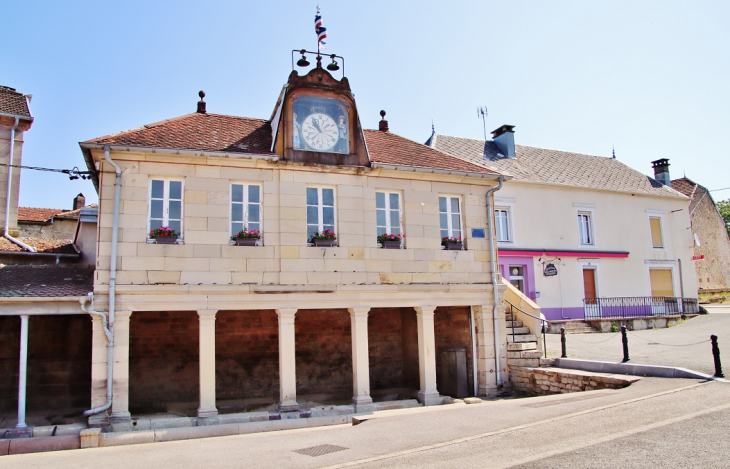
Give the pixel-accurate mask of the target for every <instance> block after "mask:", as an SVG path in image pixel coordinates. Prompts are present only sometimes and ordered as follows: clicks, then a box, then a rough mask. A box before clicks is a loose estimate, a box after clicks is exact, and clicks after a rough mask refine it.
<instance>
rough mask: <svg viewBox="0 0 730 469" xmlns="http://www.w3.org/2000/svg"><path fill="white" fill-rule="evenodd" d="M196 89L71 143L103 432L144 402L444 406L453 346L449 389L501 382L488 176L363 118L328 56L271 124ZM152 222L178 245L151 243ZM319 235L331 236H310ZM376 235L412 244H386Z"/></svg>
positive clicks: (490, 390)
mask: <svg viewBox="0 0 730 469" xmlns="http://www.w3.org/2000/svg"><path fill="white" fill-rule="evenodd" d="M203 96H204V94H203V93H202V92H201V101H200V102H199V103H198V111H197V112H196V113H193V114H187V115H184V116H180V117H176V118H172V119H169V120H165V121H161V122H157V123H155V124H150V125H145V126H143V127H140V128H138V129H133V130H130V131H126V132H121V133H118V134H114V135H109V136H106V137H101V138H96V139H92V140H88V141H85V142H82V143H81V144H80V145H81V149H82V152H83V155H84V158H85V159H86V162H87V166H88V168H89V169H90V170H92V171H96V170H97V169H98V173H96V174H95V177H94V183H95V185H96V187H97V189H98V191H99V200H100V202H99V213H100V217H99V239H98V252H97V270H96V274H95V282H94V301H93V307H94V309H95V310H97V311H103V312H105V313H108V314H109V316H110V317H111V318H110V322H112V324H113V334H114V340H115V344H114V363H113V370H112V373H113V383H114V389H113V399H112V400H111V402H109V401H107V397H108V396H106V395H105V383H107V378H108V377H109V375H108V374H107V368H106V367H105V366H104V365H103V364H106V363H108V357H107V352H106V342H105V340H104V335H103V331H102V327H101V320H100V319H99V318H98V317H95V318H94V338H93V344H94V345H93V351H92V362H93V363H94V364H95V366H94V367H93V368H92V376H91V381H92V387H91V389H92V394H91V399H92V402H91V404H92V406H99V407H98V409H97V412H102V411H104V409H105V403H108V404H110V405H111V409H110V411H111V415H110V420H111V422H112V423H113V424H114V425H116V426H115V427H114V428H117V429H125V428H126V429H132V428H133V427H132V426H131V424H130V419H131V415H132V414H137V415H139V414H141V413H146V412H173V411H174V412H176V413H178V415H179V414H180V413H182V414H184V415H187V416H188V417H194V418H199V419H215V418H216V415H217V414H218V411H219V408H220V409H226V411H227V412H231V411H232V410H238V411H241V410H243V411H251V410H257V409H263V410H270V411H280V412H288V413H289V414H288V415H292V413H294V414H295V416H298V415H299V413H300V412H304V411H308V410H313V409H315V408H319V407H317V406H318V405H321V404H322V403H346V402H350V398H351V402H352V409H351V411H355V410H359V411H364V410H368V409H372V408H373V405H374V404H373V403H374V402H375V403H377V402H379V401H383V400H386V401H389V400H393V399H410V398H414V397H417V398H418V400H419V401H421V402H422V403H424V404H426V405H431V404H438V403H440V402H441V397H440V392H441V393H444V394H445V393H449V394H450V395H456V394H457V393H456V392H452V391H450V390H451V389H453V387H450V386H451V385H455V384H457V383H456V382H454V383H449V382H445V381H444V380H441V381H439V382H438V383H437V379H436V377H437V373H444V371H449V370H448V366H449V365H448V363H449V362H450V360H449V359H448V357H449V356H456V357H457V358H455V359H454V363H460V364H461V366H462V367H463V368H460V370H461V371H462V372H463V373H462V374H458V376H462V377H463V380H464V382H459V383H458V385H459V386H458V387H459V389H462V391H460V392H464V393H466V394H479V395H487V394H488V395H494V394H496V393H497V392H499V391H500V389H501V386H502V385H503V384H504V383H506V382H507V381H508V371H507V366H506V356H507V353H506V343H507V340H506V333H505V330H504V328H505V326H506V323H505V317H504V314H502V313H500V314H499V317H498V324H499V329H498V330H497V331H495V329H494V324H495V322H496V321H495V320H494V319H493V314H496V313H497V310H498V309H500V310H501V306H498V305H499V304H500V302H501V298H502V295H503V291H504V288H505V287H504V286H503V285H498V286H495V285H494V284H493V278H494V277H493V275H492V274H493V272H492V271H491V268H490V260H491V259H493V256H492V255H491V254H490V246H489V239H488V236H487V233H488V232H489V230H488V223H489V222H488V217H489V216H491V214H488V213H487V211H486V209H485V207H486V206H487V199H488V197H491V195H490V194H489V191H490V190H492V189H494V188H495V187H496V185H497V183H498V180H499V179H500V178H501V177H502V176H501V175H500V174H499V173H498V172H497V171H494V170H491V169H488V168H486V167H484V166H483V165H480V164H473V163H469V162H467V161H463V160H461V159H459V158H456V157H453V156H450V155H448V154H446V153H443V152H441V151H438V150H435V149H432V148H429V147H427V146H425V145H422V144H420V143H416V142H413V141H410V140H407V139H405V138H403V137H399V136H398V135H395V134H393V133H391V132H390V131H389V129H388V123H387V121H385V119H384V118H383V119H382V120H381V121H380V124H379V130H363V129H362V128H361V125H360V119H361V116H360V115H359V113H358V109H357V107H356V106H355V102H354V98H353V95H352V93H351V91H350V88H349V83H348V81H347V78H342V80H337V79H335V78H333V77H332V75H330V73H328V72H327V71H325V70H324V69H323V68H321V66H318V67H316V68H313V69H312V70H311V71H310V72H309V73H308V74H306V75H305V76H300V75H298V74H297V73H296V72H292V74H291V75H290V76H289V80H288V83H287V84H286V85H285V86H284V88H283V90H282V93H281V95H280V97H279V99H278V101H277V102H276V106H275V108H274V112H273V113H272V117H271V119H269V120H265V119H255V118H248V117H236V116H227V115H218V114H208V113H207V112H206V103H205V102H203V99H202V97H203ZM384 114H385V113H384V112H382V113H381V116H383V117H384ZM115 184H119V185H120V186H119V187H120V200H119V203H118V204H117V203H115V197H114V193H115ZM115 212H118V214H119V215H118V220H119V222H118V228H117V227H116V226H115V216H114V213H115ZM161 226H168V227H171V228H172V229H174V230H175V231H176V232H177V238H176V239H174V240H173V238H174V237H173V238H170V237H161V238H158V237H156V236H154V233H152V231H153V230H155V229H158V228H160V227H161ZM244 228H246V229H248V230H255V231H257V232H260V233H261V236H260V239H258V240H256V241H254V242H255V244H254V245H249V246H239V245H236V244H237V242H235V241H233V240H231V237H232V235H235V234H236V233H238V232H239V231H241V230H242V229H244ZM324 230H331V231H333V232H334V233H336V240H335V241H334V242H333V243H331V244H333V245H332V246H331V247H320V246H317V245H316V242H313V239H312V236H313V235H314V234H315V233H322V232H323V231H324ZM115 233H118V241H116V237H115ZM386 233H387V234H396V235H397V234H402V235H404V236H405V237H404V239H403V241H402V242H401V243H400V245H398V243H396V246H395V247H396V248H397V249H385V248H384V246H383V245H382V244H381V243H380V242H379V240H378V239H377V236H378V235H381V234H386ZM443 237H453V238H455V239H457V238H460V239H461V240H462V241H463V245H462V246H458V247H459V248H461V247H463V250H462V249H459V250H451V249H447V248H448V247H449V246H443V245H442V238H443ZM115 241H116V242H115ZM171 241H172V242H173V243H172V244H170V242H171ZM450 247H454V246H450ZM113 252H116V253H117V256H116V258H115V259H113V258H112V253H113ZM115 260H116V266H115V265H114V261H115ZM114 299H115V300H114ZM495 299H496V300H497V301H496V302H495ZM495 303H496V305H495ZM495 335H496V337H497V340H496V342H495ZM495 353H498V356H496V355H495ZM97 365H98V366H97ZM446 374H448V373H446ZM439 376H441V375H439ZM109 378H111V377H109ZM455 381H456V380H455ZM320 409H321V408H320ZM105 421H106V417H104V415H103V414H100V415H99V416H97V417H95V418H94V419H92V420H91V422H92V423H96V424H103V423H104V422H105Z"/></svg>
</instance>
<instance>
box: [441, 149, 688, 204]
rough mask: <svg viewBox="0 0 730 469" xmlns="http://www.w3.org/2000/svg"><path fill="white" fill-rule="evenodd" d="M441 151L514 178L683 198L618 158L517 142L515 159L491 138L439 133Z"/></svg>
mask: <svg viewBox="0 0 730 469" xmlns="http://www.w3.org/2000/svg"><path fill="white" fill-rule="evenodd" d="M433 141H435V142H434V143H433V145H434V147H435V148H436V149H437V150H441V151H444V152H446V153H449V154H452V155H454V156H457V157H459V158H461V159H463V160H465V161H469V162H471V163H473V164H479V165H483V166H485V167H487V168H490V169H492V170H494V171H498V172H500V173H504V174H507V175H510V176H513V177H514V181H524V182H535V183H543V184H557V185H563V186H570V187H584V188H589V189H599V190H608V191H618V192H629V193H632V194H649V195H658V196H666V197H681V195H680V194H679V193H677V192H676V191H674V190H672V189H671V188H669V187H667V186H663V185H661V184H660V183H659V182H657V181H655V180H654V179H652V178H650V177H648V176H646V175H644V174H642V173H640V172H639V171H636V170H635V169H633V168H631V167H629V166H627V165H625V164H624V163H622V162H621V161H619V160H617V159H614V158H606V157H602V156H593V155H584V154H581V153H573V152H567V151H559V150H548V149H546V148H538V147H528V146H525V145H515V153H516V154H517V156H516V157H515V158H507V157H505V156H504V155H502V154H501V152H500V150H499V148H498V147H497V145H496V144H495V143H494V142H493V141H491V140H487V141H484V140H480V139H471V138H462V137H451V136H448V135H436V136H435V137H434V138H433V139H432V142H433Z"/></svg>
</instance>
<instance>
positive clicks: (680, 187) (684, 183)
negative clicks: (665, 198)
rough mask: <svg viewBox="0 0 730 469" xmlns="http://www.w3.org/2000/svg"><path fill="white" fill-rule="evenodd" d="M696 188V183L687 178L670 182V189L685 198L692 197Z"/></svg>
mask: <svg viewBox="0 0 730 469" xmlns="http://www.w3.org/2000/svg"><path fill="white" fill-rule="evenodd" d="M696 188H697V183H695V182H694V181H692V180H690V179H687V178H682V179H675V180H673V181H672V189H674V190H675V191H679V192H681V193H682V194H684V195H686V196H687V197H692V194H694V192H695V189H696Z"/></svg>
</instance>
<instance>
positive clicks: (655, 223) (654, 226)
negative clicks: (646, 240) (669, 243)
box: [649, 217, 664, 249]
mask: <svg viewBox="0 0 730 469" xmlns="http://www.w3.org/2000/svg"><path fill="white" fill-rule="evenodd" d="M649 228H650V229H651V247H653V248H654V249H662V248H664V237H663V236H662V219H661V217H649Z"/></svg>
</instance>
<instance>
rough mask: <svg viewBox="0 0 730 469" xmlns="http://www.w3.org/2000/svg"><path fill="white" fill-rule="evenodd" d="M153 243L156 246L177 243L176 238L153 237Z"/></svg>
mask: <svg viewBox="0 0 730 469" xmlns="http://www.w3.org/2000/svg"><path fill="white" fill-rule="evenodd" d="M154 238H155V242H156V243H157V244H175V243H177V236H155V237H154Z"/></svg>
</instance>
